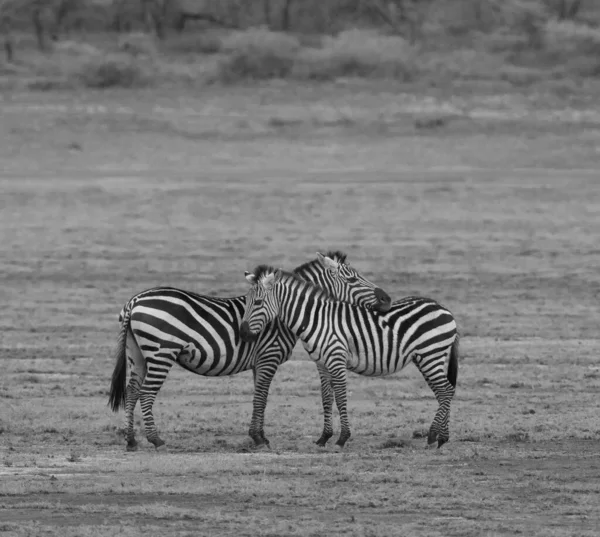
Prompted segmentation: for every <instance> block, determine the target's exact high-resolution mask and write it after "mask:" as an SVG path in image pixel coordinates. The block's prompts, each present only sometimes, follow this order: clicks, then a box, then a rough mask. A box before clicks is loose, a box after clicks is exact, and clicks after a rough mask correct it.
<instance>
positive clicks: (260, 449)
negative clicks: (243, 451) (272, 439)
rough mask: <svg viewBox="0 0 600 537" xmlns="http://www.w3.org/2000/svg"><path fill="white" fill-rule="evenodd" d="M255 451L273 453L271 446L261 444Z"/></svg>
mask: <svg viewBox="0 0 600 537" xmlns="http://www.w3.org/2000/svg"><path fill="white" fill-rule="evenodd" d="M254 449H255V450H256V451H271V446H270V445H269V444H259V445H258V446H255V447H254Z"/></svg>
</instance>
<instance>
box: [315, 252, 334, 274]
mask: <svg viewBox="0 0 600 537" xmlns="http://www.w3.org/2000/svg"><path fill="white" fill-rule="evenodd" d="M317 259H318V260H319V263H321V265H322V266H323V267H324V268H326V269H329V270H337V269H338V267H339V265H338V263H337V262H336V261H334V260H333V259H331V257H327V256H324V255H323V254H321V253H320V252H317Z"/></svg>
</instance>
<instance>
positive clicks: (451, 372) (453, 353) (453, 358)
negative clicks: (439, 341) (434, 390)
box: [448, 335, 458, 388]
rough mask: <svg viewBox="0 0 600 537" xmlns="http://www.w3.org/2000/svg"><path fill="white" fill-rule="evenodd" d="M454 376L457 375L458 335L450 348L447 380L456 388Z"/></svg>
mask: <svg viewBox="0 0 600 537" xmlns="http://www.w3.org/2000/svg"><path fill="white" fill-rule="evenodd" d="M456 377H458V335H457V336H456V339H455V340H454V343H452V348H451V349H450V361H449V362H448V382H449V383H450V384H452V386H454V387H455V388H456Z"/></svg>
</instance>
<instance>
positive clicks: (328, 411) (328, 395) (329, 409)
mask: <svg viewBox="0 0 600 537" xmlns="http://www.w3.org/2000/svg"><path fill="white" fill-rule="evenodd" d="M317 369H318V371H319V379H320V381H321V401H322V403H323V432H322V433H321V438H319V439H318V440H317V441H316V442H315V443H316V444H317V446H319V447H325V446H326V444H327V442H328V440H329V439H330V438H331V437H332V436H333V418H332V416H333V390H332V389H331V375H330V374H329V371H328V370H327V368H326V367H325V366H324V365H321V364H317Z"/></svg>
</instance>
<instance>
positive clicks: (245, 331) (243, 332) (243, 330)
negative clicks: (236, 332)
mask: <svg viewBox="0 0 600 537" xmlns="http://www.w3.org/2000/svg"><path fill="white" fill-rule="evenodd" d="M240 337H241V338H242V341H245V342H246V343H250V342H252V341H255V340H256V338H257V337H258V334H254V333H253V332H251V331H250V325H249V324H248V323H247V322H246V321H244V322H243V323H242V326H240Z"/></svg>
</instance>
